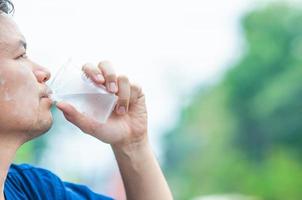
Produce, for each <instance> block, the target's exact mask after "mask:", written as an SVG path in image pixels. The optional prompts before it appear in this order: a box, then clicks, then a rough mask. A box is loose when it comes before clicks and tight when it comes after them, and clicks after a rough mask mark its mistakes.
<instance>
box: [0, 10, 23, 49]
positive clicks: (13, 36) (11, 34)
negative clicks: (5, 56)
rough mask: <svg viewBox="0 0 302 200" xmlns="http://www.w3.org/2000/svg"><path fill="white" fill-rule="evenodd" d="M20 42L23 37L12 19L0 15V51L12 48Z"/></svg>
mask: <svg viewBox="0 0 302 200" xmlns="http://www.w3.org/2000/svg"><path fill="white" fill-rule="evenodd" d="M20 40H24V37H23V35H22V34H21V32H20V30H19V28H18V26H17V24H16V23H15V22H14V20H13V19H12V17H11V16H9V15H6V14H0V50H1V49H3V48H7V47H10V46H14V45H16V43H18V42H19V41H20Z"/></svg>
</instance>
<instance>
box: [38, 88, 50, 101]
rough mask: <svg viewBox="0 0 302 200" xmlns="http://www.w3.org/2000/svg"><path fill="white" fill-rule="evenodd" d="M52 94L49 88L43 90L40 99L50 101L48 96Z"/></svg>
mask: <svg viewBox="0 0 302 200" xmlns="http://www.w3.org/2000/svg"><path fill="white" fill-rule="evenodd" d="M51 94H52V90H51V89H50V88H48V87H47V88H45V89H43V90H42V91H41V92H40V98H41V99H42V98H49V99H50V96H51Z"/></svg>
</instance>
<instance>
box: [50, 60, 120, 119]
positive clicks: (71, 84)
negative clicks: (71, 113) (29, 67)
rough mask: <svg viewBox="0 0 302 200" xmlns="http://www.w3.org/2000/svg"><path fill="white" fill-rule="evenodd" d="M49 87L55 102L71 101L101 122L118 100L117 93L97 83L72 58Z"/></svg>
mask: <svg viewBox="0 0 302 200" xmlns="http://www.w3.org/2000/svg"><path fill="white" fill-rule="evenodd" d="M49 87H50V88H51V89H52V91H53V94H52V99H53V100H54V101H55V102H59V101H65V102H67V103H70V104H71V105H73V106H74V107H75V108H76V109H77V110H78V111H79V112H81V113H83V114H85V115H87V116H90V117H92V118H94V119H96V120H97V121H99V122H100V123H105V122H106V121H107V119H108V117H109V116H110V114H111V113H112V111H113V109H114V107H115V105H116V101H117V96H116V95H114V94H112V93H109V92H107V91H106V89H105V87H104V86H102V85H101V86H99V85H95V83H93V82H92V81H91V80H90V79H89V78H87V77H86V76H85V75H84V72H83V71H82V70H81V67H80V66H79V65H76V64H74V63H73V62H72V60H69V61H68V62H67V63H66V64H65V65H63V67H61V68H60V69H59V71H58V73H57V74H56V76H55V77H54V79H53V80H52V82H51V83H50V85H49Z"/></svg>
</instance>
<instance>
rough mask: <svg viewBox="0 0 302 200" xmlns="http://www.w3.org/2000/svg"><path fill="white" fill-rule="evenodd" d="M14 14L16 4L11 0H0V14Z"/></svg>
mask: <svg viewBox="0 0 302 200" xmlns="http://www.w3.org/2000/svg"><path fill="white" fill-rule="evenodd" d="M13 12H14V4H13V3H12V2H11V1H10V0H0V13H6V14H10V13H13Z"/></svg>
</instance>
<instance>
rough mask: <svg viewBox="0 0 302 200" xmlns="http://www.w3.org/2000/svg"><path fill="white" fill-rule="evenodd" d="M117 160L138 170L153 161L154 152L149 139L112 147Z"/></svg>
mask: <svg viewBox="0 0 302 200" xmlns="http://www.w3.org/2000/svg"><path fill="white" fill-rule="evenodd" d="M111 147H112V150H113V152H114V155H115V158H116V160H117V161H118V163H120V162H122V163H124V164H126V163H128V165H131V166H132V167H133V168H135V169H136V170H138V169H139V168H141V167H142V166H144V165H145V164H147V163H148V162H149V161H150V158H152V159H151V160H153V157H154V155H153V152H152V149H151V146H150V144H149V142H148V139H147V138H146V139H144V140H140V141H137V142H132V143H128V144H123V145H111Z"/></svg>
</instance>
